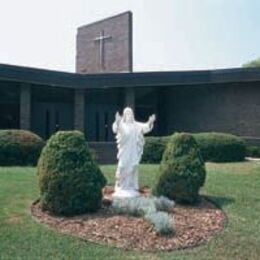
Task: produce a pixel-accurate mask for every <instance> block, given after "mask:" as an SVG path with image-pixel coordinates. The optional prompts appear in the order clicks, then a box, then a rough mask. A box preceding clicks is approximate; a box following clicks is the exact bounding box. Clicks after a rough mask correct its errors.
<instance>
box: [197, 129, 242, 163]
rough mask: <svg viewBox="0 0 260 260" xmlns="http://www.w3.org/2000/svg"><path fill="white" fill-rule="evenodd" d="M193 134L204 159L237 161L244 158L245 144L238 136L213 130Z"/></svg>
mask: <svg viewBox="0 0 260 260" xmlns="http://www.w3.org/2000/svg"><path fill="white" fill-rule="evenodd" d="M193 136H194V138H195V139H196V141H197V143H198V146H199V148H200V150H201V155H202V157H203V159H204V160H205V161H211V162H237V161H243V160H244V158H245V155H246V145H245V143H244V141H243V140H242V139H241V138H240V137H237V136H235V135H231V134H224V133H214V132H212V133H197V134H193Z"/></svg>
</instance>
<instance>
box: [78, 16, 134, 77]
mask: <svg viewBox="0 0 260 260" xmlns="http://www.w3.org/2000/svg"><path fill="white" fill-rule="evenodd" d="M132 28H133V26H132V13H131V12H125V13H121V14H118V15H115V16H112V17H109V18H106V19H104V20H100V21H97V22H94V23H91V24H88V25H84V26H81V27H79V28H78V30H77V50H76V53H77V54H76V72H77V73H81V74H91V73H112V72H132V70H133V50H132V48H133V43H132V40H133V29H132Z"/></svg>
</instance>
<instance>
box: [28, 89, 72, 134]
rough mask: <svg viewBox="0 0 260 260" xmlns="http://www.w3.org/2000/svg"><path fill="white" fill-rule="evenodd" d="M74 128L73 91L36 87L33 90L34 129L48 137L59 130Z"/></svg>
mask: <svg viewBox="0 0 260 260" xmlns="http://www.w3.org/2000/svg"><path fill="white" fill-rule="evenodd" d="M72 129H73V92H72V91H70V90H64V89H53V88H47V87H46V88H44V89H42V88H41V87H39V88H38V87H35V88H33V91H32V130H33V132H35V133H36V134H38V135H40V136H41V137H42V138H44V139H48V138H49V137H50V136H51V135H52V134H54V133H55V132H56V131H59V130H72Z"/></svg>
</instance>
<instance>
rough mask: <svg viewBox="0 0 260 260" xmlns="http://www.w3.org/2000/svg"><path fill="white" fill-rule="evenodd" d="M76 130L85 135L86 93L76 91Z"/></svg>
mask: <svg viewBox="0 0 260 260" xmlns="http://www.w3.org/2000/svg"><path fill="white" fill-rule="evenodd" d="M74 129H75V130H79V131H81V132H83V133H85V91H84V90H83V89H75V92H74Z"/></svg>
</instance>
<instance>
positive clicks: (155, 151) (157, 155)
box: [142, 136, 170, 163]
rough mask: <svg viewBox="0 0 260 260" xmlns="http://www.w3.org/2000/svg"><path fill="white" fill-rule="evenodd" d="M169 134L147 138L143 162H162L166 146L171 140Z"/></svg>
mask: <svg viewBox="0 0 260 260" xmlns="http://www.w3.org/2000/svg"><path fill="white" fill-rule="evenodd" d="M169 139H170V137H169V136H162V137H154V136H149V137H146V138H145V145H144V152H143V155H142V163H160V161H161V160H162V155H163V152H164V150H165V147H166V145H167V143H168V141H169Z"/></svg>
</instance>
